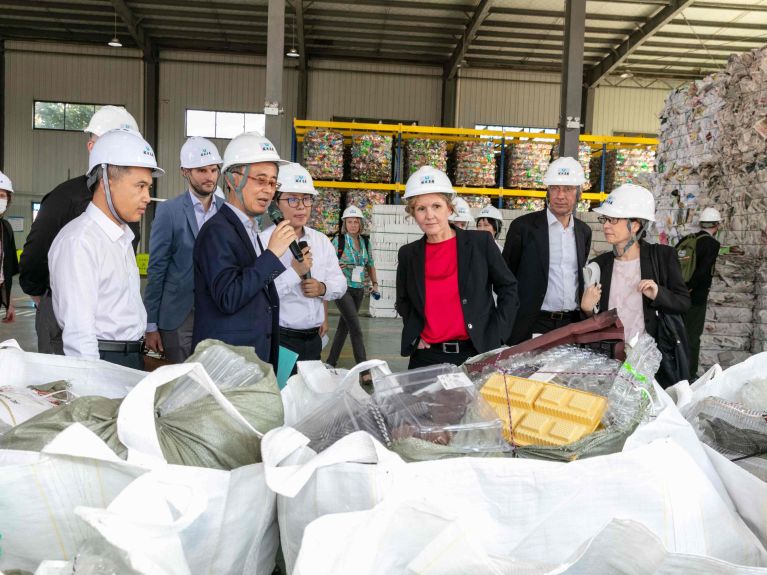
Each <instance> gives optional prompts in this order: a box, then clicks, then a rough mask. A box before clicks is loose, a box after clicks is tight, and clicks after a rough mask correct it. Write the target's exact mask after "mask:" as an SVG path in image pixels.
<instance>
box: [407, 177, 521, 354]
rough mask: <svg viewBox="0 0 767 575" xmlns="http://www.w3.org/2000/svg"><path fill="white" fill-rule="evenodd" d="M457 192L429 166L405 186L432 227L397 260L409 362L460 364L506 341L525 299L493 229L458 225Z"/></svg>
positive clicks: (410, 204) (412, 205)
mask: <svg viewBox="0 0 767 575" xmlns="http://www.w3.org/2000/svg"><path fill="white" fill-rule="evenodd" d="M454 196H455V191H454V190H453V188H452V185H451V183H450V180H449V179H448V177H447V175H445V173H444V172H441V171H440V170H437V169H435V168H432V167H429V166H424V167H422V168H420V169H419V170H418V171H416V172H415V173H414V174H413V175H412V176H410V178H409V179H408V181H407V184H406V186H405V199H406V200H407V206H406V208H405V210H406V211H407V213H408V214H409V215H410V216H412V217H413V218H414V219H415V221H416V222H417V223H418V226H419V227H420V228H421V230H422V231H423V232H424V236H423V237H422V238H421V239H419V240H417V241H415V242H412V243H409V244H407V245H405V246H402V247H401V248H400V250H399V263H398V266H397V303H396V308H397V312H398V313H399V314H400V315H401V316H402V321H403V323H404V327H403V330H402V349H401V353H402V355H405V356H407V355H409V356H410V364H409V366H408V368H409V369H413V368H416V367H424V366H427V365H433V364H438V363H452V364H455V365H460V364H462V363H463V362H464V361H465V360H466V359H467V358H469V357H471V356H473V355H476V354H478V353H483V352H485V351H489V350H491V349H495V348H497V347H500V346H501V345H503V342H504V341H505V340H506V339H507V338H508V337H509V335H510V334H511V328H512V326H513V325H514V318H515V316H516V313H517V307H518V306H519V300H518V298H517V280H516V279H515V278H514V275H513V274H512V273H511V271H509V268H508V267H507V266H506V263H505V262H504V261H503V258H502V257H501V254H500V252H499V251H498V248H497V247H496V245H495V243H494V242H493V238H492V237H491V236H490V234H486V233H482V232H478V231H464V230H461V229H457V228H455V227H453V226H451V225H450V222H449V221H448V218H449V216H450V214H452V213H453V203H452V199H453V197H454ZM493 292H495V294H496V295H497V296H498V303H497V304H496V303H495V302H494V301H493Z"/></svg>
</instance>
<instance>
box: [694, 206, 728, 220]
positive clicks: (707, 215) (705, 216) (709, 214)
mask: <svg viewBox="0 0 767 575" xmlns="http://www.w3.org/2000/svg"><path fill="white" fill-rule="evenodd" d="M698 221H700V222H721V221H722V215H721V214H720V213H719V210H717V209H716V208H706V209H705V210H703V211H702V212H701V213H700V217H699V218H698Z"/></svg>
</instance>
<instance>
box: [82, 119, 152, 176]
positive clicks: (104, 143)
mask: <svg viewBox="0 0 767 575" xmlns="http://www.w3.org/2000/svg"><path fill="white" fill-rule="evenodd" d="M102 164H107V165H109V166H125V167H131V168H149V169H151V170H152V177H153V178H158V177H160V176H162V175H163V174H164V173H165V170H163V169H161V168H158V167H157V159H156V158H155V156H154V151H153V150H152V146H150V145H149V144H148V143H147V141H146V140H144V138H142V137H141V134H139V133H138V132H136V131H134V130H126V129H122V128H121V129H118V130H111V131H109V132H107V133H105V134H104V135H102V136H101V137H100V138H99V139H98V140H97V141H96V143H95V144H94V145H93V150H91V155H90V157H89V158H88V175H89V176H91V175H93V172H94V171H95V169H96V168H98V167H99V166H101V165H102Z"/></svg>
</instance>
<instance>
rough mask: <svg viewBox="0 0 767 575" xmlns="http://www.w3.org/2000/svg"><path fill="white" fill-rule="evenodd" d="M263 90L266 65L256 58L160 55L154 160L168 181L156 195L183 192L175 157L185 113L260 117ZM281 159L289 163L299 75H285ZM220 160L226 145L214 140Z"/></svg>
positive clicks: (182, 135) (291, 71)
mask: <svg viewBox="0 0 767 575" xmlns="http://www.w3.org/2000/svg"><path fill="white" fill-rule="evenodd" d="M265 90H266V64H265V59H264V58H263V57H260V56H238V55H218V54H214V55H211V54H199V53H185V52H163V53H162V55H161V58H160V113H159V118H160V120H159V135H158V140H159V143H158V150H157V154H158V160H159V162H160V165H161V166H163V167H164V168H165V169H166V170H167V175H166V176H165V177H163V178H161V180H160V181H158V184H157V195H158V197H161V198H169V197H173V196H175V195H177V194H178V193H179V192H181V191H182V190H183V189H184V186H185V184H184V180H183V178H182V177H181V175H180V172H179V169H178V167H179V151H180V150H181V146H182V145H183V143H184V140H185V139H186V137H185V134H186V131H185V118H186V110H187V109H196V110H216V111H226V112H250V113H261V112H262V111H263V108H264V94H265ZM282 93H283V108H284V109H285V123H284V125H283V131H282V146H281V150H280V154H281V155H282V157H290V146H291V139H292V120H293V117H294V116H295V114H296V95H297V93H298V72H297V71H296V70H295V69H286V70H285V71H284V72H283V84H282ZM214 142H215V144H216V146H217V147H218V149H219V152H220V153H221V154H222V155H223V153H224V148H225V147H226V144H227V143H228V140H218V139H217V140H214Z"/></svg>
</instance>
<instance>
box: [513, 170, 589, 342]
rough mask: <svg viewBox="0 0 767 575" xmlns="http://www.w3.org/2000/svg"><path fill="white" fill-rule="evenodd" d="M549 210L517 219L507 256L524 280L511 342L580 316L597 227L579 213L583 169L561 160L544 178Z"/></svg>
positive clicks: (521, 339) (521, 285)
mask: <svg viewBox="0 0 767 575" xmlns="http://www.w3.org/2000/svg"><path fill="white" fill-rule="evenodd" d="M543 181H544V183H545V184H546V186H547V187H548V192H547V196H546V200H547V201H546V204H547V205H546V209H544V210H542V211H540V212H533V213H531V214H526V215H524V216H521V217H519V218H517V219H516V220H514V221H513V222H512V223H511V226H509V231H508V233H507V234H506V244H505V246H504V248H503V259H504V260H505V261H506V264H507V265H508V266H509V269H510V270H511V271H512V273H513V274H514V275H515V276H516V278H517V281H518V282H519V288H518V291H519V313H518V314H517V318H516V321H515V323H514V328H513V330H512V333H511V337H510V338H509V340H508V342H509V344H510V345H515V344H517V343H520V342H523V341H525V340H527V339H530V338H531V337H532V335H533V334H534V333H546V332H549V331H551V330H553V329H556V328H559V327H562V326H565V325H567V324H569V323H571V322H573V321H578V320H579V319H580V311H579V309H580V301H581V295H582V293H583V276H582V274H581V270H582V269H583V267H584V266H585V265H586V262H587V260H588V255H589V250H590V249H591V228H589V226H588V225H586V224H585V223H583V222H582V221H580V220H578V219H577V218H576V217H575V208H576V206H577V203H578V200H579V199H580V194H581V186H582V185H583V184H584V183H585V181H586V179H585V177H584V173H583V168H582V167H581V165H580V163H579V162H578V161H577V160H575V159H573V158H567V157H565V158H559V159H558V160H556V161H554V162H552V163H551V164H550V165H549V169H548V171H547V172H546V176H545V177H544V180H543Z"/></svg>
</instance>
